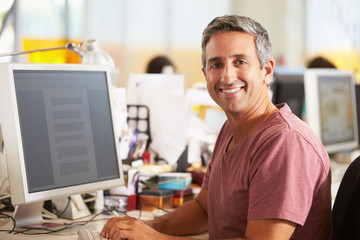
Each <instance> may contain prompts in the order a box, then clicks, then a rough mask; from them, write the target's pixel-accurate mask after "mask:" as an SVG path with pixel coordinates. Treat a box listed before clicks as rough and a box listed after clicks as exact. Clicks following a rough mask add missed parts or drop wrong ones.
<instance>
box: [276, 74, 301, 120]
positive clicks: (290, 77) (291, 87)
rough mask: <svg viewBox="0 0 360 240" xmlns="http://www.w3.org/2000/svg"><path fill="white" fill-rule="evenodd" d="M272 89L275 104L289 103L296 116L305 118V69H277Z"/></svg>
mask: <svg viewBox="0 0 360 240" xmlns="http://www.w3.org/2000/svg"><path fill="white" fill-rule="evenodd" d="M271 90H272V94H273V95H272V102H273V103H274V104H279V103H287V105H288V106H289V107H290V109H291V111H292V112H293V113H294V114H295V115H296V116H298V117H299V118H303V108H304V101H305V99H304V97H305V96H304V95H305V92H304V69H302V68H299V69H298V68H296V69H293V68H282V69H281V70H279V69H275V71H274V79H273V82H272V83H271Z"/></svg>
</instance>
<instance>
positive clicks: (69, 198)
mask: <svg viewBox="0 0 360 240" xmlns="http://www.w3.org/2000/svg"><path fill="white" fill-rule="evenodd" d="M70 203H71V197H68V202H67V204H66V206H65V208H64V210H63V211H62V212H61V213H60V214H59V215H58V217H59V218H60V217H61V216H62V215H64V213H65V212H66V210H67V209H68V208H69V206H70Z"/></svg>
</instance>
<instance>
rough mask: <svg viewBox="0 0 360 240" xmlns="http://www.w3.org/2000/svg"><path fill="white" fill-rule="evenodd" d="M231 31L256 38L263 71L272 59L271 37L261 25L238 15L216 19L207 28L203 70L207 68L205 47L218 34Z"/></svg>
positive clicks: (203, 40) (204, 41) (204, 35)
mask: <svg viewBox="0 0 360 240" xmlns="http://www.w3.org/2000/svg"><path fill="white" fill-rule="evenodd" d="M231 31H237V32H245V33H249V34H251V35H253V36H254V37H255V47H256V51H257V57H258V59H259V61H260V68H261V69H262V68H263V67H264V66H265V65H266V63H267V61H268V59H269V58H271V57H272V56H271V43H270V39H269V35H268V33H267V31H266V29H265V28H264V27H263V26H261V24H260V23H258V22H256V21H254V20H253V19H251V18H248V17H244V16H238V15H225V16H221V17H216V18H215V19H214V20H212V21H211V22H210V23H209V25H208V26H207V27H206V28H205V30H204V32H203V37H202V41H201V48H202V65H203V68H204V69H205V66H206V57H205V47H206V45H207V44H208V42H209V40H210V38H211V37H212V36H213V35H214V34H216V33H219V32H231Z"/></svg>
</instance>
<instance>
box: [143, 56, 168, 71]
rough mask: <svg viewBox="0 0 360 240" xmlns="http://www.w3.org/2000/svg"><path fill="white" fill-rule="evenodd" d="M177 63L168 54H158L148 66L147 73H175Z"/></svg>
mask: <svg viewBox="0 0 360 240" xmlns="http://www.w3.org/2000/svg"><path fill="white" fill-rule="evenodd" d="M174 72H175V65H174V64H173V62H172V61H171V60H170V59H169V58H168V57H166V56H156V57H154V58H152V59H151V60H150V61H149V63H148V65H147V67H146V73H168V74H171V73H174Z"/></svg>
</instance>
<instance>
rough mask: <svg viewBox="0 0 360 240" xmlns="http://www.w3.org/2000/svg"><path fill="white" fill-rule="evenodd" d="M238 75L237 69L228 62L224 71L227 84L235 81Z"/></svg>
mask: <svg viewBox="0 0 360 240" xmlns="http://www.w3.org/2000/svg"><path fill="white" fill-rule="evenodd" d="M236 79H237V75H236V69H235V67H234V66H232V65H231V64H226V66H225V67H224V72H223V82H224V83H226V84H230V83H232V82H234V81H236Z"/></svg>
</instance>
